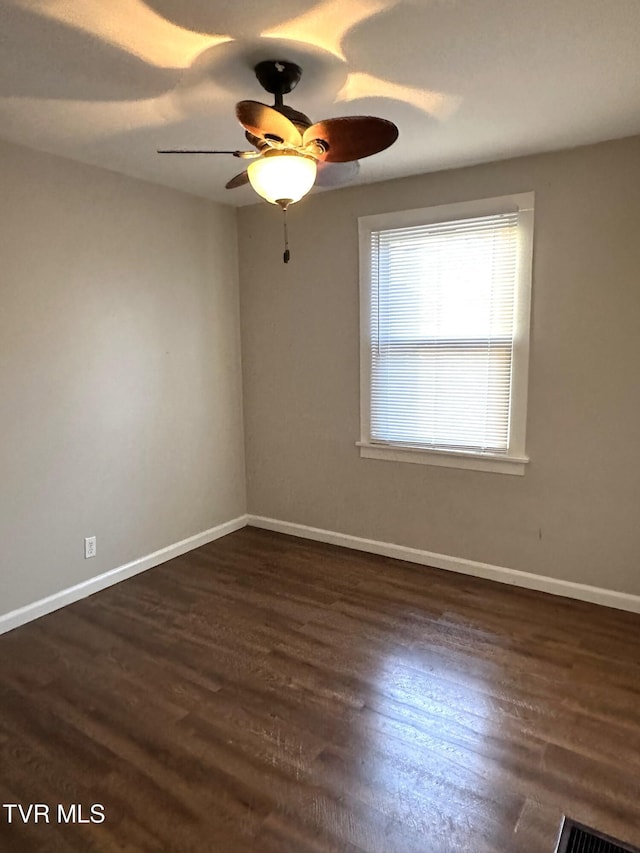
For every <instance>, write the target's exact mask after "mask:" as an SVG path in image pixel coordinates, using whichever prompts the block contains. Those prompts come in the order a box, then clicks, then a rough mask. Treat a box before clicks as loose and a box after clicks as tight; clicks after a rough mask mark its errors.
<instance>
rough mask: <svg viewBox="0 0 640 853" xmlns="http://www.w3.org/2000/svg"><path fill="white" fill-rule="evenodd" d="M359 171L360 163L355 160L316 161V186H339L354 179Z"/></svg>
mask: <svg viewBox="0 0 640 853" xmlns="http://www.w3.org/2000/svg"><path fill="white" fill-rule="evenodd" d="M359 171H360V163H359V162H358V161H357V160H349V161H348V162H346V163H328V162H326V161H324V162H323V161H322V160H321V161H320V162H319V163H318V177H317V178H316V186H317V187H341V186H343V185H344V184H348V183H349V181H352V180H354V178H355V177H356V175H357V174H358V172H359Z"/></svg>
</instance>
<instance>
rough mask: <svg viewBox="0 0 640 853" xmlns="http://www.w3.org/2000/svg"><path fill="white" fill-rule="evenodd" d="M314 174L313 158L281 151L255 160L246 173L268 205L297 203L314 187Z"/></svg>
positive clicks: (316, 169) (315, 167)
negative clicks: (269, 203)
mask: <svg viewBox="0 0 640 853" xmlns="http://www.w3.org/2000/svg"><path fill="white" fill-rule="evenodd" d="M317 171H318V166H317V163H316V161H315V160H313V159H312V158H310V157H304V156H303V155H301V154H289V153H287V152H280V151H277V152H274V153H273V154H267V155H266V156H264V157H261V158H260V159H259V160H254V161H253V162H252V163H250V164H249V167H248V169H247V172H248V174H249V181H250V182H251V186H252V187H253V188H254V190H255V191H256V192H257V193H258V195H259V196H262V198H264V199H266V200H267V201H270V202H271V204H278V202H280V201H288V202H294V201H300V199H301V198H302V196H304V195H306V194H307V193H308V192H309V190H310V189H311V187H312V186H313V184H314V181H315V179H316V173H317Z"/></svg>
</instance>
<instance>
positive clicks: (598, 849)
mask: <svg viewBox="0 0 640 853" xmlns="http://www.w3.org/2000/svg"><path fill="white" fill-rule="evenodd" d="M556 853H640V850H638V848H637V847H631V845H630V844H625V843H624V842H623V841H618V840H617V839H615V838H611V837H610V836H609V835H604V834H603V833H602V832H598V831H597V830H595V829H591V828H590V827H588V826H584V825H583V824H581V823H576V821H574V820H570V819H569V818H568V817H565V819H564V821H563V824H562V829H561V831H560V838H559V839H558V846H557V847H556Z"/></svg>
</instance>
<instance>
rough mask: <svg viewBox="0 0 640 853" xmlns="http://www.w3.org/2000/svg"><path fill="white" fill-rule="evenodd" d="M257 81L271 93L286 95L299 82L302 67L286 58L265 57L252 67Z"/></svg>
mask: <svg viewBox="0 0 640 853" xmlns="http://www.w3.org/2000/svg"><path fill="white" fill-rule="evenodd" d="M254 71H255V74H256V77H257V78H258V83H260V85H261V86H262V88H263V89H266V91H267V92H270V93H271V94H272V95H275V96H276V98H277V97H278V96H280V97H282V96H283V95H288V94H289V92H291V91H292V90H293V89H295V87H296V86H297V85H298V83H299V82H300V77H301V76H302V68H300V66H299V65H296V63H295V62H289V61H287V60H286V59H266V60H265V61H264V62H259V63H258V64H257V65H256V66H255V68H254Z"/></svg>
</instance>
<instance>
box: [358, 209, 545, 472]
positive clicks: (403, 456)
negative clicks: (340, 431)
mask: <svg viewBox="0 0 640 853" xmlns="http://www.w3.org/2000/svg"><path fill="white" fill-rule="evenodd" d="M534 201H535V195H534V193H533V192H524V193H515V194H511V195H504V196H497V197H494V198H486V199H479V200H475V201H464V202H457V203H454V204H443V205H436V206H434V207H425V208H418V209H415V210H403V211H396V212H390V213H382V214H376V215H373V216H362V217H359V218H358V239H359V253H360V430H361V432H360V440H359V441H358V442H356V444H357V446H358V447H359V449H360V456H361V457H363V458H367V459H386V460H389V461H394V462H414V463H418V464H422V465H436V466H444V467H451V468H467V469H471V470H475V471H490V472H494V473H503V474H517V475H523V474H524V473H525V469H526V465H527V463H528V462H529V457H528V456H527V453H526V449H525V448H526V425H527V399H528V380H529V346H530V343H529V338H530V324H531V280H532V266H533V220H534ZM514 211H515V212H517V213H518V232H519V244H518V273H517V275H518V281H517V284H516V297H515V308H514V335H513V361H512V371H511V397H510V410H509V446H508V449H507V451H506V452H505V453H495V452H481V451H461V450H449V449H444V448H443V449H440V448H438V449H432V448H425V447H423V446H415V445H411V444H403V443H399V442H381V441H378V440H373V439H372V438H371V347H372V340H371V326H370V316H371V315H370V312H371V296H372V282H371V234H372V232H374V231H381V230H385V229H394V228H406V227H411V226H418V225H431V224H435V223H438V222H448V221H455V220H459V219H469V218H472V217H476V216H491V215H495V214H500V213H510V212H514Z"/></svg>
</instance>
